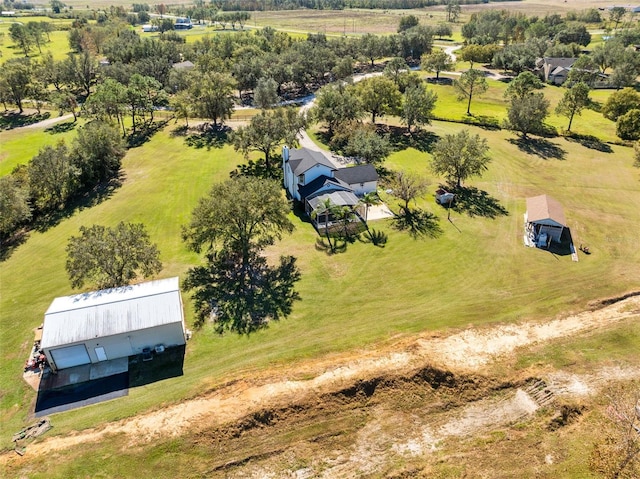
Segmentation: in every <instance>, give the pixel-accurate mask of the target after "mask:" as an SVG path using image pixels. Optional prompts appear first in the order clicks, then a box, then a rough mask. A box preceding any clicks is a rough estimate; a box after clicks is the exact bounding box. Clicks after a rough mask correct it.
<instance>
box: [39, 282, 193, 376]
mask: <svg viewBox="0 0 640 479" xmlns="http://www.w3.org/2000/svg"><path fill="white" fill-rule="evenodd" d="M184 344H185V329H184V312H183V308H182V298H181V297H180V289H179V285H178V278H177V277H176V278H167V279H162V280H157V281H149V282H146V283H140V284H136V285H129V286H122V287H119V288H112V289H106V290H102V291H93V292H90V293H82V294H78V295H74V296H64V297H60V298H55V299H54V300H53V302H52V303H51V305H50V306H49V309H48V310H47V312H46V313H45V315H44V326H43V331H42V341H41V344H40V347H41V349H42V350H43V351H44V354H45V355H46V357H47V359H48V361H49V364H50V366H51V368H52V369H53V370H54V371H57V370H59V369H65V368H71V367H74V366H80V365H84V364H91V363H99V362H102V361H108V360H112V359H118V358H124V357H128V356H133V355H136V354H140V353H142V351H143V349H144V348H154V347H156V346H160V345H162V346H164V347H166V348H168V347H172V346H182V345H184Z"/></svg>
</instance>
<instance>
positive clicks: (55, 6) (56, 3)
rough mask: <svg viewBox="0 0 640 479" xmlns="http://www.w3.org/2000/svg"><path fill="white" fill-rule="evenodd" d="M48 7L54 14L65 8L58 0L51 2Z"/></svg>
mask: <svg viewBox="0 0 640 479" xmlns="http://www.w3.org/2000/svg"><path fill="white" fill-rule="evenodd" d="M49 5H50V6H51V11H52V12H53V13H56V14H58V13H60V12H62V9H63V8H65V7H66V5H65V4H64V3H62V2H61V1H60V0H51V2H49Z"/></svg>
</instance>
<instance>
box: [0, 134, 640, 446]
mask: <svg viewBox="0 0 640 479" xmlns="http://www.w3.org/2000/svg"><path fill="white" fill-rule="evenodd" d="M174 128H175V125H173V124H172V125H170V126H168V127H167V128H166V129H165V130H164V131H161V132H159V133H158V134H156V135H155V136H154V137H153V138H152V139H151V140H150V141H149V142H148V143H146V144H144V145H143V146H141V147H138V148H135V149H132V150H130V151H129V153H128V154H127V156H126V157H125V159H124V163H123V167H124V183H123V185H122V187H120V188H119V189H117V190H115V192H114V193H113V194H112V196H111V197H110V198H108V199H107V200H105V201H104V202H102V203H100V204H99V205H97V206H93V207H91V208H83V209H80V210H77V211H75V212H74V213H73V214H72V215H71V216H70V217H68V218H65V219H62V220H61V221H60V222H59V223H58V224H56V225H54V226H52V227H50V228H49V229H48V230H46V231H44V232H32V233H30V235H29V237H28V238H27V240H26V242H25V243H24V244H22V245H20V246H19V247H18V248H17V249H16V250H15V251H13V252H12V254H11V256H10V257H9V258H8V259H7V260H5V261H4V262H3V265H2V276H3V281H2V284H1V285H0V292H1V299H0V308H1V309H2V311H3V314H2V318H1V321H2V322H1V324H0V326H1V328H2V331H3V335H2V348H1V350H2V359H3V362H4V364H5V365H6V367H5V368H3V369H2V373H1V375H0V384H1V385H2V389H3V390H4V391H7V393H6V394H5V395H4V396H3V397H2V400H1V401H2V402H1V404H2V411H3V413H2V414H3V422H5V424H6V425H7V427H8V428H9V429H10V430H11V429H13V428H19V427H20V426H21V425H22V424H23V421H24V420H25V418H26V415H27V414H28V405H29V403H30V402H31V400H32V398H33V391H31V390H29V388H28V387H27V386H26V385H25V384H24V383H23V382H22V379H21V377H20V373H21V367H22V363H23V361H24V356H25V354H26V351H27V348H28V346H29V342H30V340H31V334H32V332H31V330H32V328H34V327H36V326H37V325H39V324H40V323H41V321H42V315H43V313H44V311H45V310H46V308H47V306H48V305H49V303H50V301H51V299H52V298H53V297H55V296H59V295H65V294H70V293H71V292H72V291H71V289H70V287H69V283H68V280H67V278H66V273H65V270H64V261H65V253H64V249H65V246H66V241H67V239H68V238H69V237H70V236H71V235H74V234H77V231H78V228H79V227H80V226H81V225H86V226H89V225H92V224H96V223H97V224H105V225H115V224H116V223H117V222H118V221H120V220H125V221H141V222H143V223H145V225H146V226H147V229H148V230H149V233H150V236H151V239H152V241H154V242H157V243H158V245H159V249H160V251H161V258H162V261H163V262H164V265H165V269H164V270H163V272H162V273H161V275H160V276H161V277H167V276H170V275H175V274H178V275H183V274H184V272H185V271H186V269H187V268H188V267H190V266H192V265H194V264H197V263H198V257H197V255H195V254H193V253H190V252H188V251H186V249H185V247H184V245H183V244H182V241H181V239H180V228H181V225H183V224H185V223H186V222H187V220H188V218H189V214H190V211H191V210H192V208H193V207H194V206H195V204H196V202H197V200H198V198H199V197H200V196H202V195H203V194H204V193H205V192H206V191H207V190H208V189H209V187H210V185H211V184H212V183H213V182H214V181H220V180H222V179H224V178H226V177H227V175H228V172H229V171H230V170H232V169H233V168H235V166H236V165H237V164H239V163H241V162H243V161H244V159H243V158H242V157H241V156H240V155H239V154H237V153H235V152H234V151H233V150H232V149H231V148H230V147H229V146H224V147H223V148H221V149H216V148H212V149H210V150H208V149H207V148H200V149H198V148H193V147H186V145H185V143H184V138H183V137H182V136H179V135H176V134H174V133H173V132H172V131H173V129H174ZM460 128H461V125H459V124H453V123H442V122H434V125H433V127H431V128H429V130H430V131H431V132H432V133H433V134H435V135H443V134H445V133H451V132H453V131H457V130H459V129H460ZM470 129H471V130H472V132H474V133H475V132H478V133H480V135H481V136H483V137H485V138H487V140H488V142H489V145H490V147H491V156H492V158H493V162H492V163H491V164H490V167H489V170H488V172H487V173H486V174H485V176H484V177H483V178H482V179H481V180H472V181H470V182H469V186H473V187H474V188H478V189H479V191H480V192H481V191H484V192H486V196H482V197H483V198H485V199H484V200H482V201H481V202H480V204H479V205H478V207H479V208H480V209H479V210H477V211H475V213H473V215H470V214H469V213H468V212H466V213H465V212H460V213H455V212H454V213H453V214H452V218H451V222H448V221H447V220H446V210H445V209H443V208H441V207H440V206H438V205H436V204H435V202H434V201H433V196H432V195H433V190H434V189H435V188H436V187H437V185H438V183H439V182H440V181H441V179H439V178H433V177H431V188H430V192H429V194H428V195H427V196H426V197H425V198H423V199H422V200H420V202H419V206H420V207H422V208H425V209H426V210H428V211H431V212H433V213H434V214H435V215H437V216H438V217H439V226H440V228H441V233H440V235H439V236H438V237H437V238H426V239H418V240H416V239H413V238H411V237H410V236H409V235H408V234H406V233H401V232H397V231H395V230H394V229H393V228H392V227H391V224H390V223H389V222H388V221H382V222H379V223H373V224H372V225H371V226H372V227H373V228H374V229H377V230H381V231H383V232H384V233H385V234H387V235H388V243H387V245H386V247H384V248H378V247H375V246H373V245H371V244H367V243H363V242H360V241H356V242H355V243H353V244H348V245H347V248H346V251H345V252H344V253H341V254H336V255H332V256H328V255H327V254H326V253H324V252H323V251H320V250H318V249H316V247H315V242H316V239H317V238H318V237H317V235H316V233H315V231H314V230H313V229H312V227H311V226H310V224H309V223H307V222H306V221H303V220H302V219H300V218H297V217H294V216H292V219H293V220H294V223H295V224H296V230H295V232H294V234H293V235H291V236H289V237H286V238H285V239H284V240H283V241H282V242H280V243H278V244H277V245H275V246H274V247H272V248H271V250H270V252H269V254H271V255H275V254H285V253H286V254H293V255H294V256H296V257H297V258H298V262H299V266H300V268H301V270H302V280H301V282H300V283H299V286H298V288H299V291H300V294H301V297H302V300H301V301H299V302H298V303H296V304H295V306H294V311H293V314H292V315H291V316H290V317H289V318H287V319H285V320H283V321H281V322H280V323H276V324H273V325H271V327H270V328H269V329H267V330H265V331H261V332H258V333H256V334H253V335H251V336H250V337H238V336H235V335H232V334H228V335H224V336H217V335H213V334H212V333H211V332H210V330H209V328H208V327H205V329H204V330H203V331H199V332H196V334H195V336H194V338H193V340H192V341H191V342H190V343H189V346H188V351H187V356H186V362H185V376H184V377H182V378H179V379H176V380H171V381H168V382H163V383H157V384H150V385H147V386H145V387H144V388H139V389H135V390H132V391H131V392H130V395H129V396H128V397H126V398H123V399H121V400H118V401H114V402H111V403H108V404H107V405H105V406H101V407H93V408H85V409H81V410H78V411H73V412H69V413H64V414H60V415H57V416H56V433H58V434H60V433H64V431H67V430H69V429H72V428H73V429H75V428H83V427H88V426H90V425H94V424H96V423H98V422H101V421H104V420H109V419H113V418H116V417H127V416H130V415H133V414H136V413H138V412H140V411H143V410H146V409H148V408H150V407H152V406H154V405H156V406H157V405H158V404H159V403H170V402H174V401H179V400H180V399H181V398H185V397H190V396H194V395H197V394H199V393H200V392H202V391H204V390H207V389H208V388H210V387H212V386H214V385H216V384H219V383H221V382H223V381H225V380H227V379H229V378H231V377H233V376H236V375H245V374H249V373H250V371H255V370H260V369H263V368H267V367H269V365H273V364H279V363H285V362H287V363H289V362H295V361H297V360H299V359H303V358H310V357H314V358H315V357H320V356H323V355H325V354H328V353H332V352H340V351H346V350H350V349H352V348H359V347H365V346H368V345H374V344H380V343H384V342H385V341H387V340H389V339H392V338H397V337H398V336H402V335H407V334H413V333H416V332H420V331H425V330H441V329H448V328H463V327H466V326H467V325H469V324H474V325H481V324H487V323H493V322H512V321H520V320H523V319H539V318H545V317H552V316H554V315H556V314H559V313H561V312H562V311H567V310H579V309H582V308H584V307H585V306H586V304H587V303H588V302H589V301H591V300H592V299H594V298H599V297H603V296H610V295H615V294H618V293H619V292H621V291H626V290H630V289H633V288H634V287H635V286H636V283H635V274H636V271H637V268H638V264H639V263H640V253H639V250H638V248H637V238H638V237H640V226H639V225H640V211H638V209H637V208H636V206H635V205H637V204H639V203H640V183H639V182H638V176H639V174H638V170H637V169H634V168H633V167H632V157H631V149H630V148H626V147H621V146H612V151H611V153H603V152H601V151H598V150H594V149H589V148H587V147H584V146H582V145H581V144H580V143H577V142H572V141H568V140H565V139H563V138H555V139H549V140H544V141H543V142H542V143H540V144H539V145H538V147H539V148H540V150H539V151H535V149H534V151H523V150H521V149H520V147H519V146H518V144H517V142H514V141H513V140H514V139H515V136H513V135H511V134H510V133H508V132H503V131H489V130H482V129H479V128H473V127H471V128H470ZM545 151H553V152H556V157H545V156H544V154H543V152H545ZM428 158H429V155H428V153H424V152H420V151H418V150H414V149H407V150H403V151H401V152H398V153H396V154H394V155H392V156H391V157H390V158H389V160H388V162H387V166H388V167H389V168H391V169H400V168H403V169H412V170H414V171H418V172H421V173H423V174H425V175H429V172H428V169H427V165H428ZM545 158H546V159H545ZM622 192H623V196H624V197H623V198H621V197H620V195H621V194H622ZM543 193H547V194H550V195H552V196H554V197H556V198H557V199H558V200H559V201H560V202H561V203H562V204H563V206H564V208H565V212H566V216H567V219H568V223H569V227H570V228H571V231H572V234H573V238H574V241H575V242H576V243H584V244H588V245H589V246H590V248H591V249H592V251H593V254H592V255H591V256H588V257H587V256H583V257H581V260H580V262H578V263H574V262H571V260H570V258H569V257H556V256H554V255H552V254H550V253H547V252H543V251H538V250H533V249H529V248H525V247H524V246H523V245H522V233H523V222H522V215H523V213H524V200H525V198H526V197H527V196H533V195H537V194H543ZM478 201H480V200H478ZM483 201H484V203H483ZM389 205H390V206H391V208H392V209H396V201H395V200H393V199H391V198H389ZM483 205H484V206H483ZM487 208H488V209H487ZM496 208H497V209H496ZM482 211H484V213H482ZM491 211H493V214H490V212H491ZM496 212H497V213H496ZM184 300H185V305H186V314H187V323H188V325H191V324H192V321H193V316H192V309H191V304H190V300H189V298H188V293H185V295H184ZM5 444H6V443H5Z"/></svg>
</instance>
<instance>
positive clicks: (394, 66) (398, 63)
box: [384, 57, 409, 87]
mask: <svg viewBox="0 0 640 479" xmlns="http://www.w3.org/2000/svg"><path fill="white" fill-rule="evenodd" d="M408 71H409V65H407V62H406V61H405V60H404V58H401V57H393V58H392V59H391V60H389V61H388V62H387V64H386V65H385V66H384V74H385V76H387V77H388V78H391V80H393V83H395V84H396V85H398V87H400V77H401V75H402V74H406V73H407V72H408Z"/></svg>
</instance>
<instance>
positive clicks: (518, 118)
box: [506, 93, 549, 139]
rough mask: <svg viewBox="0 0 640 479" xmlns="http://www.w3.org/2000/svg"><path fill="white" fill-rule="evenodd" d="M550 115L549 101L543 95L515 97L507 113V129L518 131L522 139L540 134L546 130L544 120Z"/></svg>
mask: <svg viewBox="0 0 640 479" xmlns="http://www.w3.org/2000/svg"><path fill="white" fill-rule="evenodd" d="M548 114H549V100H547V99H546V98H545V97H544V95H543V94H542V93H530V94H528V95H525V96H522V97H520V96H514V97H513V98H511V105H510V106H509V109H508V111H507V121H506V125H507V128H509V129H510V130H513V131H517V132H519V133H520V135H521V136H522V139H527V135H528V134H529V133H540V132H542V131H543V130H544V120H545V118H546V117H547V115H548Z"/></svg>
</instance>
